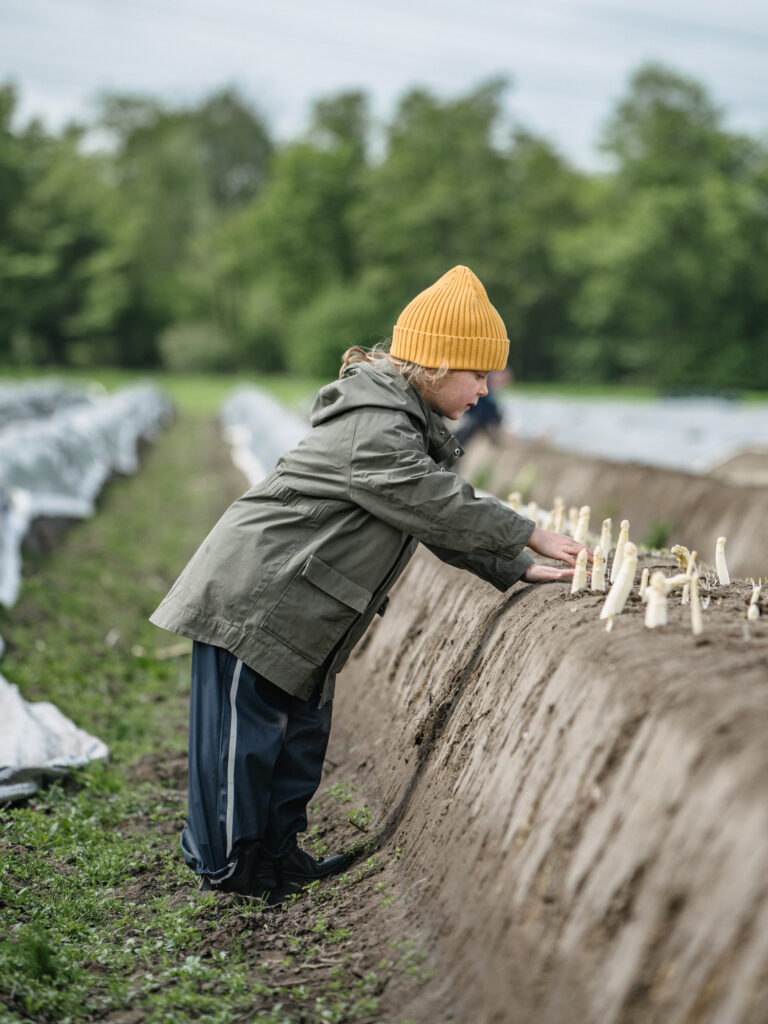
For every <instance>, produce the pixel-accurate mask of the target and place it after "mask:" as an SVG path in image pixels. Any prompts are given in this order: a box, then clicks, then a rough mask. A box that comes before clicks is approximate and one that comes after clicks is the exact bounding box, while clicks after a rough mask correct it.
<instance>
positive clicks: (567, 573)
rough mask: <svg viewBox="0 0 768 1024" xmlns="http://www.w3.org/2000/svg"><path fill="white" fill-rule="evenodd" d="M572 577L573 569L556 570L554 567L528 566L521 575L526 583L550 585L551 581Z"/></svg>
mask: <svg viewBox="0 0 768 1024" xmlns="http://www.w3.org/2000/svg"><path fill="white" fill-rule="evenodd" d="M572 576H573V569H558V568H557V567H556V566H554V565H529V566H528V568H527V569H526V570H525V572H524V573H523V579H524V580H525V582H526V583H550V582H551V581H552V580H567V579H570V578H571V577H572Z"/></svg>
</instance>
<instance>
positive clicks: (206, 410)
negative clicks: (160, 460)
mask: <svg viewBox="0 0 768 1024" xmlns="http://www.w3.org/2000/svg"><path fill="white" fill-rule="evenodd" d="M2 377H6V378H12V379H16V380H24V379H28V378H32V377H58V378H63V379H65V380H70V381H73V382H74V381H85V380H90V381H98V382H99V383H100V384H103V385H104V387H106V388H109V389H110V390H111V389H112V388H116V387H120V386H122V385H125V384H129V383H131V382H132V381H137V380H151V381H154V382H155V383H156V384H157V385H158V386H160V387H162V388H163V389H164V390H165V391H166V392H167V393H168V394H169V395H170V397H171V398H172V399H173V401H174V402H175V403H176V405H177V407H178V408H179V410H180V411H181V412H184V413H186V414H189V415H196V414H197V415H203V416H210V415H213V414H215V413H216V412H217V411H218V409H219V407H220V406H221V403H222V401H223V400H224V398H225V397H226V396H227V394H229V392H230V391H231V390H232V389H233V388H235V387H237V386H238V385H240V384H254V385H256V386H257V387H260V388H263V389H264V390H265V391H268V392H269V393H270V394H272V395H274V396H275V398H278V399H280V401H282V402H285V403H286V404H287V405H289V406H292V407H293V408H295V409H298V410H300V411H304V410H305V409H306V408H307V407H308V405H309V403H310V401H311V399H312V398H313V397H314V395H315V393H316V392H317V390H318V388H321V387H322V386H323V384H327V383H328V381H327V380H325V379H323V378H321V377H294V376H265V375H259V374H239V373H227V374H181V373H167V372H165V371H162V370H155V371H145V372H141V371H138V370H118V369H114V368H112V367H105V368H103V369H96V370H90V371H82V370H71V369H61V370H53V369H39V368H33V367H29V368H19V367H11V368H7V369H0V379H1V378H2ZM516 393H517V394H522V395H563V396H565V397H568V398H613V399H623V400H624V401H639V400H642V399H649V398H656V397H657V396H658V394H659V391H658V389H655V388H650V387H638V386H634V385H609V384H564V383H561V384H530V383H526V382H523V381H516V382H515V384H514V386H513V387H512V388H511V389H507V390H506V391H505V394H506V395H507V396H508V397H514V395H515V394H516ZM729 395H733V392H729ZM737 397H739V398H741V399H742V400H743V401H748V402H765V403H768V391H742V392H740V393H739V394H738V395H737Z"/></svg>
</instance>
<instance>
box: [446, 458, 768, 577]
mask: <svg viewBox="0 0 768 1024" xmlns="http://www.w3.org/2000/svg"><path fill="white" fill-rule="evenodd" d="M460 472H461V474H462V475H463V476H465V477H466V478H467V479H468V480H470V481H472V482H473V483H475V484H476V485H477V486H479V487H483V488H485V489H486V490H488V491H491V492H492V493H493V494H497V495H499V497H503V498H506V496H507V494H509V492H510V491H515V490H519V491H521V492H522V493H523V497H524V500H526V501H529V500H533V501H535V502H537V503H538V504H539V506H540V507H542V508H545V509H547V508H551V507H552V501H553V499H554V497H555V495H559V496H560V497H562V498H563V500H564V501H565V504H566V506H568V505H590V506H591V508H592V520H591V521H592V528H593V529H595V528H597V529H598V531H599V526H600V522H601V521H602V520H603V519H605V518H606V517H608V516H610V517H611V518H612V519H613V524H614V527H613V533H614V538H615V537H616V535H617V532H618V524H619V521H620V520H621V519H629V521H630V536H631V537H632V539H633V540H634V539H639V540H640V541H642V542H645V543H648V545H649V546H659V545H664V546H669V547H671V546H672V545H673V544H685V545H686V547H688V548H690V549H691V550H696V551H698V553H699V559H700V561H705V562H709V563H711V564H714V560H715V543H716V541H717V538H718V537H720V536H725V537H727V538H728V545H727V557H728V568H729V569H730V572H731V575H732V576H734V575H736V576H745V577H749V576H754V577H755V579H757V578H758V577H759V576H762V577H765V576H768V525H767V524H768V487H765V486H758V485H755V486H746V485H745V486H737V485H734V484H732V483H724V482H723V481H721V480H716V479H712V478H711V477H703V476H694V475H692V474H691V475H689V474H686V473H678V472H676V471H675V470H669V469H659V468H658V467H655V466H643V465H640V464H639V463H633V462H629V463H619V462H608V461H606V460H604V459H593V458H588V457H586V456H579V455H573V454H569V453H566V452H559V451H555V450H553V449H552V448H550V447H548V446H547V445H545V444H542V443H537V442H531V441H524V440H518V439H510V440H509V441H508V442H506V443H502V444H500V445H492V444H490V442H488V441H487V440H484V439H482V440H480V439H478V440H477V441H475V442H473V444H472V447H471V448H470V449H469V450H468V451H467V455H466V456H465V457H464V459H463V460H462V463H461V467H460ZM740 479H743V475H742V477H740Z"/></svg>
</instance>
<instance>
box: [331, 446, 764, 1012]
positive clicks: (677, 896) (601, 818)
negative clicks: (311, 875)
mask: <svg viewBox="0 0 768 1024" xmlns="http://www.w3.org/2000/svg"><path fill="white" fill-rule="evenodd" d="M571 461H572V460H571ZM654 474H656V475H657V471H654ZM578 482H579V481H578V479H577V478H574V483H573V490H572V489H571V488H569V487H563V488H562V489H563V490H564V491H565V492H566V495H567V497H569V498H570V497H573V498H575V499H577V500H578V498H577V494H576V493H574V492H575V491H576V484H577V483H578ZM558 490H559V491H560V488H558ZM549 493H551V491H550V492H549ZM579 494H584V497H585V498H586V499H589V498H590V497H592V498H593V501H594V491H593V490H592V488H590V487H587V488H585V490H584V491H583V492H581V491H580V492H579ZM594 503H595V504H597V502H594ZM622 509H623V510H626V504H625V503H624V502H623V501H622ZM627 514H628V515H631V512H627ZM713 532H717V530H714V531H713ZM723 532H726V531H725V530H724V531H723ZM688 539H690V538H688ZM644 564H646V565H648V566H649V568H651V569H653V568H654V567H658V566H659V565H660V562H659V559H656V560H655V561H654V560H653V559H651V558H650V557H646V559H645V562H644ZM665 568H666V569H667V571H668V572H671V568H672V567H671V565H667V566H665ZM750 593H751V587H750V586H749V585H748V584H746V583H744V582H736V583H735V584H732V585H731V586H729V587H727V588H725V587H724V588H717V589H716V590H715V591H714V592H713V594H712V597H711V601H710V604H709V607H708V608H707V609H706V611H705V612H704V624H705V634H704V637H703V638H701V639H700V640H699V642H698V643H697V642H696V641H695V640H694V638H693V637H692V635H691V633H690V627H689V620H688V616H689V611H688V609H687V607H684V606H681V605H680V603H679V598H678V599H677V600H676V601H674V602H672V603H671V607H670V624H669V626H667V627H666V628H664V629H656V630H653V631H651V630H647V629H645V627H644V625H643V617H642V616H643V609H644V606H643V605H642V604H641V603H640V602H639V599H636V598H633V599H632V600H631V601H630V603H629V604H628V606H627V608H626V610H625V612H624V614H623V615H621V616H620V617H619V618H617V619H616V621H615V624H614V627H613V631H612V632H611V633H610V634H608V633H606V631H605V626H604V623H602V622H600V621H599V618H598V615H599V609H600V606H601V604H602V600H603V598H602V597H601V596H599V595H592V594H589V593H585V594H583V595H576V596H573V597H572V596H570V594H569V592H568V588H567V586H565V585H563V584H551V585H539V586H534V587H530V586H526V585H524V584H518V585H517V586H516V587H515V588H513V589H512V590H511V591H510V592H509V593H507V594H499V593H498V592H496V591H494V590H492V589H491V588H490V587H488V586H486V585H485V584H483V583H481V582H479V581H477V580H475V579H474V578H473V577H471V576H470V575H469V574H466V573H461V572H459V571H458V570H455V569H452V568H450V567H448V566H445V565H443V564H442V563H440V562H438V561H437V560H436V559H435V558H433V557H432V556H431V555H430V554H428V553H427V552H425V551H421V552H420V553H419V554H418V556H417V558H416V559H414V561H413V563H412V564H411V566H410V568H409V570H408V572H407V573H406V574H405V575H404V577H403V578H402V580H401V581H400V583H399V584H398V587H397V590H396V592H395V593H394V595H393V599H392V602H391V605H390V609H389V611H388V613H387V615H386V617H385V618H383V619H381V620H378V621H377V623H376V624H375V625H374V626H372V627H371V630H370V632H369V633H368V634H367V636H366V638H365V639H364V640H363V642H362V643H361V645H360V646H359V648H358V650H357V651H356V653H355V655H354V656H353V659H352V660H351V661H350V663H349V664H348V666H347V668H346V669H345V672H344V675H343V677H342V680H341V681H340V686H339V688H338V690H337V699H336V702H335V713H334V714H335V730H336V731H337V744H339V743H341V742H342V741H343V742H346V744H347V747H348V749H349V750H350V751H354V750H355V749H356V750H357V751H359V752H360V758H361V763H360V774H361V776H362V777H363V778H364V783H365V786H366V787H367V788H368V789H369V790H370V791H371V792H372V793H374V794H376V796H377V797H378V799H379V800H380V801H381V803H382V804H383V805H384V806H385V807H387V808H389V809H390V814H389V818H388V819H387V821H386V823H385V825H384V829H383V839H384V840H385V842H386V841H388V842H389V844H390V845H391V846H393V847H394V846H397V847H401V848H402V852H401V854H400V861H399V866H400V867H402V871H403V874H404V875H405V876H406V878H405V881H406V882H407V883H408V884H409V885H410V886H411V890H410V893H411V895H410V898H411V900H412V904H411V905H412V906H413V908H414V911H415V913H416V914H417V915H418V917H419V920H420V925H421V926H422V927H423V929H424V930H425V932H426V933H427V934H428V935H429V936H430V942H431V946H432V949H433V953H434V956H435V957H436V959H437V960H438V961H439V962H440V964H441V968H442V969H440V970H438V972H437V974H436V978H435V980H434V981H433V982H432V983H431V985H432V989H431V990H430V989H429V988H426V989H425V990H423V991H422V993H421V995H420V1002H419V1003H418V1004H414V1006H413V1007H404V1008H403V1011H404V1012H405V1011H408V1010H411V1011H412V1012H411V1015H412V1016H413V1017H414V1019H417V1020H419V1021H422V1020H424V1021H426V1020H431V1019H433V1018H432V1017H425V1016H424V1012H425V1007H428V1006H429V1005H435V1006H441V1007H442V1006H445V1005H446V1000H449V1001H450V1004H451V1005H452V1006H453V1014H449V1017H450V1018H451V1019H455V1020H457V1021H462V1022H466V1024H469V1022H471V1024H485V1022H489V1024H490V1022H509V1021H517V1020H521V1021H522V1020H535V1021H537V1024H542V1022H550V1021H551V1022H558V1024H562V1022H563V1021H576V1020H578V1021H582V1022H595V1024H598V1022H599V1024H610V1022H618V1021H621V1022H622V1024H624V1022H633V1024H634V1022H638V1024H639V1022H650V1021H662V1020H663V1021H665V1024H676V1022H680V1024H682V1022H683V1021H686V1022H689V1021H711V1022H717V1024H728V1022H739V1024H762V1022H764V1021H765V1020H766V1019H768V882H767V881H766V880H767V879H768V804H767V803H766V800H765V793H766V782H767V781H768V746H767V745H766V742H765V737H766V735H767V734H768V606H767V605H766V602H765V601H763V614H762V616H761V618H760V619H759V621H758V622H757V623H751V624H748V623H747V621H746V618H745V616H744V611H745V609H746V601H747V600H748V598H749V595H750ZM747 629H749V632H747ZM352 756H354V755H352ZM363 758H365V760H363ZM434 1019H435V1020H438V1019H440V1020H441V1021H442V1020H443V1019H444V1015H443V1016H440V1017H437V1016H435V1017H434Z"/></svg>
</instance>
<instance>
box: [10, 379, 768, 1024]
mask: <svg viewBox="0 0 768 1024" xmlns="http://www.w3.org/2000/svg"><path fill="white" fill-rule="evenodd" d="M108 382H109V383H115V382H117V378H115V379H114V380H112V379H109V381H108ZM229 383H230V382H229V381H226V382H225V381H224V380H215V381H206V380H203V379H197V380H190V379H178V378H177V379H175V380H170V387H169V390H171V392H172V393H175V395H176V397H177V404H178V406H179V410H180V414H179V417H178V419H177V421H176V422H175V423H174V425H173V426H172V427H171V429H170V430H169V431H168V432H167V434H166V435H164V436H163V437H161V438H160V439H159V441H158V443H157V444H156V445H154V446H152V447H148V448H146V449H145V451H144V452H143V466H142V469H141V471H140V473H139V475H138V476H136V477H132V478H118V479H115V480H113V482H112V483H111V484H110V485H109V486H108V487H107V489H106V490H105V492H104V493H103V495H102V497H101V500H100V505H99V511H98V515H97V516H96V517H95V518H94V519H92V520H90V521H88V522H83V523H77V524H75V525H73V526H71V527H70V528H69V529H67V530H66V531H65V532H64V533H62V532H61V531H60V530H59V529H58V528H55V527H56V524H48V525H47V527H46V528H44V529H43V528H38V529H37V530H36V531H35V533H34V535H33V536H32V537H31V538H30V540H31V547H32V549H33V550H30V551H29V552H28V553H27V555H26V560H25V580H24V585H23V588H22V596H21V599H20V601H19V603H18V604H17V605H16V607H14V608H13V609H12V610H11V611H9V612H2V613H1V614H0V633H2V635H3V636H4V637H5V639H6V641H7V644H8V650H7V653H6V655H5V657H4V658H3V661H2V665H0V668H2V671H3V673H4V674H5V675H6V676H7V677H8V678H9V679H10V680H11V681H13V682H15V683H17V684H18V685H19V686H20V687H21V689H22V691H23V693H24V695H25V696H26V697H27V699H30V700H37V699H49V700H53V701H54V702H55V703H56V704H58V705H59V707H60V708H61V709H62V710H63V711H64V712H65V713H66V714H67V715H69V716H70V717H72V718H73V719H74V720H75V721H76V722H77V724H79V725H81V726H82V727H84V728H85V729H87V730H89V731H92V732H94V733H96V734H97V735H99V736H101V737H102V738H103V739H104V740H105V741H106V742H107V743H108V744H109V745H110V747H111V750H112V759H111V761H110V763H109V764H108V765H106V766H104V765H94V766H91V767H90V768H89V769H86V770H84V771H82V772H80V773H78V774H77V775H76V776H75V777H73V778H71V779H70V780H68V781H67V782H65V783H59V784H56V785H54V786H52V787H50V788H48V789H46V790H45V791H43V792H41V793H40V794H38V795H37V796H36V797H34V798H33V799H31V800H29V801H28V802H27V803H26V804H24V805H19V806H17V807H14V808H5V809H3V811H2V819H1V823H0V915H1V918H2V925H3V934H2V939H1V940H0V1022H2V1024H6V1022H11V1021H13V1022H19V1021H35V1022H37V1021H39V1022H45V1024H65V1022H69V1021H71V1022H81V1021H82V1022H91V1021H94V1022H95V1021H107V1022H111V1024H139V1022H144V1021H151V1022H168V1024H171V1022H180V1021H187V1020H188V1021H203V1022H211V1024H213V1022H216V1024H229V1022H233V1024H234V1022H240V1021H242V1022H246V1021H248V1022H250V1024H320V1022H326V1021H329V1022H336V1024H376V1022H378V1024H404V1022H406V1021H408V1022H416V1024H451V1022H453V1024H506V1022H507V1021H515V1022H517V1021H521V1022H522V1021H536V1022H537V1024H564V1022H565V1024H570V1021H579V1022H580V1024H582V1022H584V1024H592V1022H594V1024H612V1022H617V1024H625V1022H627V1024H651V1022H655V1021H664V1022H665V1024H677V1022H680V1024H683V1022H686V1024H694V1022H709V1024H763V1022H764V1021H765V1019H766V1018H767V1017H768V890H766V886H765V879H766V877H768V845H767V844H766V839H765V837H766V835H768V812H766V807H765V800H764V795H765V784H766V779H768V761H767V760H766V747H765V742H764V738H765V735H766V729H768V606H767V605H766V603H765V601H764V600H763V604H762V608H763V615H762V617H761V619H760V620H759V621H758V622H757V623H755V624H752V625H750V626H747V624H746V618H745V614H744V612H745V607H746V600H747V598H748V594H749V592H750V589H751V588H750V587H749V586H748V584H747V583H746V581H744V580H741V579H736V580H734V583H733V584H732V585H731V586H730V587H727V588H723V589H722V590H720V591H718V590H717V589H715V590H713V591H712V594H711V600H710V606H709V608H708V609H707V611H706V613H705V634H704V637H703V638H701V639H700V640H699V641H696V640H694V638H693V637H692V636H691V635H690V631H689V626H688V621H687V611H686V610H685V609H684V608H683V607H682V606H680V605H679V604H675V606H674V608H673V609H672V613H671V621H670V625H669V627H668V628H667V629H665V630H656V631H654V632H653V633H651V632H649V631H647V630H645V629H644V627H643V624H642V605H640V603H639V600H638V599H632V600H631V601H630V603H629V605H628V608H627V611H626V613H625V614H624V615H622V616H621V617H619V618H618V619H617V620H616V623H615V625H614V629H613V631H612V633H610V634H606V632H605V629H604V625H603V624H602V623H600V622H599V620H598V613H599V607H600V604H601V598H600V597H599V596H597V595H592V594H589V593H586V594H582V595H575V596H573V597H572V596H570V595H569V593H568V588H567V587H566V586H563V585H549V586H541V587H527V586H524V585H519V586H516V587H515V588H513V590H512V591H510V592H509V593H508V594H505V595H502V594H499V593H498V592H496V591H494V590H492V589H491V588H489V587H487V586H486V585H484V584H482V583H480V582H479V581H477V580H474V579H473V578H472V577H470V576H469V575H467V574H462V573H460V572H459V571H458V570H454V569H451V568H449V567H447V566H444V565H442V564H441V563H439V562H438V561H437V560H436V559H434V558H433V557H432V556H431V555H429V554H428V553H426V552H421V553H420V554H419V555H418V556H417V559H416V560H415V561H414V563H413V565H412V566H411V568H410V569H409V570H408V572H407V573H406V575H405V576H404V577H403V579H402V580H401V581H400V583H399V584H398V587H397V590H396V592H395V593H394V594H393V600H392V603H391V606H390V609H389V611H388V613H387V615H386V617H385V618H383V619H379V620H377V622H376V623H375V624H374V625H373V626H372V627H371V629H370V631H369V633H368V634H367V635H366V637H365V638H364V640H363V641H362V642H361V644H360V645H359V647H358V649H357V651H356V653H355V655H354V656H353V659H352V660H351V661H350V664H349V666H348V667H347V669H346V670H345V672H344V673H343V674H342V676H341V677H340V679H339V685H338V691H337V694H338V695H337V699H336V702H335V709H334V716H335V724H334V730H333V733H332V737H331V746H330V748H329V754H328V759H327V762H326V773H325V776H324V780H323V784H322V786H321V790H320V792H319V794H318V797H317V799H316V800H315V801H314V803H313V805H312V807H311V808H310V832H309V834H308V836H307V837H306V839H305V843H306V845H307V847H308V848H309V849H310V850H311V851H313V852H315V853H316V854H317V855H320V854H322V853H323V852H325V851H328V852H334V851H336V850H338V849H341V848H354V849H355V850H356V853H357V856H356V860H355V862H354V864H353V865H352V867H351V869H350V871H349V872H348V874H347V875H345V876H342V877H341V878H339V879H335V880H332V881H329V882H327V883H324V884H322V885H317V886H314V887H310V888H309V890H308V891H306V892H305V893H304V894H302V895H300V896H299V897H297V898H296V899H295V900H293V901H292V902H290V903H289V904H287V905H286V906H284V907H282V908H280V907H278V908H267V907H265V906H262V905H261V904H260V903H258V902H252V901H245V900H241V899H238V898H236V897H226V896H225V897H220V896H215V895H208V894H202V893H200V892H198V891H197V890H196V888H195V885H194V878H193V876H192V874H191V873H190V872H189V870H188V869H187V868H186V867H185V865H184V864H183V862H182V859H181V855H180V852H179V849H178V833H179V831H180V828H181V825H182V823H183V818H184V813H185V772H186V755H185V744H186V704H187V697H188V672H189V646H188V645H187V644H186V643H185V642H179V641H178V638H175V637H173V636H170V635H168V634H164V633H162V632H160V631H159V630H157V629H155V628H154V627H152V626H151V625H150V624H149V623H148V622H147V615H148V614H149V613H150V612H151V610H152V609H153V608H154V607H155V605H156V604H157V602H158V601H159V599H160V597H161V596H162V594H163V593H164V592H165V591H166V590H167V588H168V587H169V586H170V584H171V583H172V581H173V579H174V578H175V576H176V575H177V573H178V571H179V569H180V567H181V566H182V565H183V564H184V563H185V561H186V559H187V558H188V557H189V555H190V554H191V553H192V552H193V551H194V549H195V548H196V546H197V545H198V544H199V542H200V540H201V539H202V537H203V535H204V533H205V531H206V530H207V529H208V528H209V526H210V525H211V524H212V523H213V522H214V521H215V519H216V518H217V517H218V515H219V514H220V513H221V511H223V509H224V508H225V507H226V506H227V504H228V503H229V502H230V501H231V500H232V498H233V497H235V496H236V495H237V494H238V493H240V492H241V491H242V490H243V489H244V483H243V480H242V478H241V477H240V475H239V474H238V472H237V471H236V470H235V469H234V468H233V467H232V466H231V463H230V461H229V458H228V455H227V453H226V450H225V449H224V447H223V445H222V442H221V440H220V437H219V432H218V428H217V425H216V423H215V421H214V419H213V413H214V412H215V409H216V408H217V406H218V402H219V401H220V398H221V397H223V394H224V393H225V392H226V390H227V389H228V386H229ZM310 383H311V382H299V384H298V385H296V384H287V385H284V386H283V391H282V393H281V397H283V398H286V399H287V398H291V399H292V400H293V401H296V402H299V403H301V402H302V401H303V400H304V399H305V396H306V394H307V393H308V390H307V388H308V385H309V384H310ZM571 461H573V460H571ZM497 462H498V465H499V466H500V467H501V469H500V472H506V469H505V468H504V467H505V466H509V465H511V463H505V462H504V460H503V459H498V460H497ZM478 465H481V466H482V465H484V463H483V462H482V459H481V460H480V463H479V464H478ZM542 465H545V463H542ZM597 475H598V476H599V474H597ZM545 480H546V473H545V472H544V471H542V473H541V476H540V479H539V484H540V486H543V485H544V482H545ZM565 497H566V499H569V498H570V495H568V494H566V495H565ZM575 497H576V496H575V495H574V500H575ZM541 500H542V503H544V499H543V497H542V499H541ZM681 539H683V538H681ZM644 559H645V564H648V565H649V566H656V565H660V566H664V567H665V569H666V571H667V572H670V571H671V565H672V563H671V560H670V559H669V557H668V556H665V555H663V554H662V555H650V554H647V555H645V556H644Z"/></svg>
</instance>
